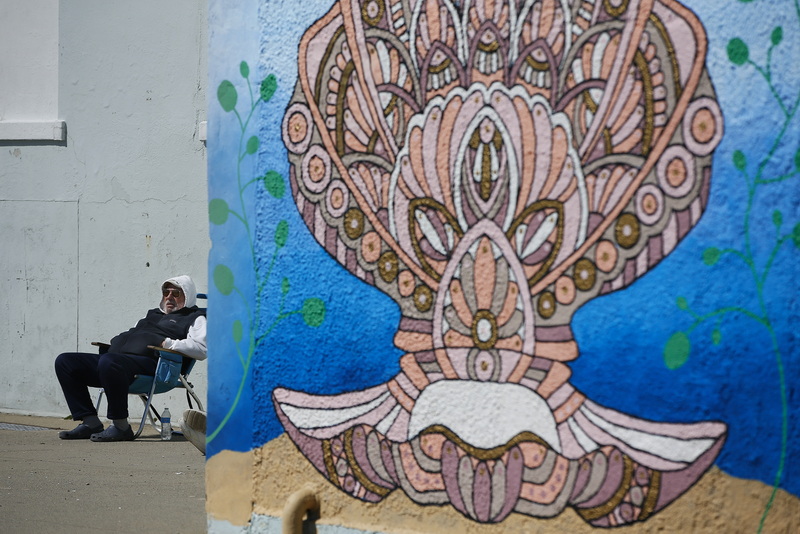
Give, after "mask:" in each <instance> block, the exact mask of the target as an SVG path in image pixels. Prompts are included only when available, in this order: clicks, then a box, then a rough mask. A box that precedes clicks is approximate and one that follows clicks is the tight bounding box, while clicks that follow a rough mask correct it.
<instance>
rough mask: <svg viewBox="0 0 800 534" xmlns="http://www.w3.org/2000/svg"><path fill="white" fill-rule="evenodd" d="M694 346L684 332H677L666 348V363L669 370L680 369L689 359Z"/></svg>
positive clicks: (668, 341)
mask: <svg viewBox="0 0 800 534" xmlns="http://www.w3.org/2000/svg"><path fill="white" fill-rule="evenodd" d="M691 349H692V345H691V343H690V342H689V336H687V335H686V334H685V333H684V332H675V333H674V334H672V336H671V337H670V338H669V339H668V340H667V344H666V345H665V346H664V363H665V364H666V366H667V368H669V369H673V370H675V369H678V368H679V367H681V366H682V365H683V364H685V363H686V360H688V359H689V352H691Z"/></svg>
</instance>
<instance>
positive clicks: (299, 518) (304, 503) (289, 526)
mask: <svg viewBox="0 0 800 534" xmlns="http://www.w3.org/2000/svg"><path fill="white" fill-rule="evenodd" d="M308 512H314V513H315V514H316V516H317V517H319V499H317V495H316V494H315V493H314V492H313V491H312V490H311V489H309V488H303V489H301V490H298V491H296V492H294V493H292V494H291V495H290V496H289V498H288V499H286V504H285V505H284V506H283V515H282V516H281V523H282V530H281V532H282V533H283V534H302V533H303V518H304V517H305V516H306V513H308Z"/></svg>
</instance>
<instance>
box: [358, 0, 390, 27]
mask: <svg viewBox="0 0 800 534" xmlns="http://www.w3.org/2000/svg"><path fill="white" fill-rule="evenodd" d="M385 12H386V5H385V4H384V2H383V0H367V1H366V2H364V3H363V4H361V18H362V19H364V22H366V23H367V24H369V25H370V26H377V25H378V24H380V22H381V19H382V18H383V14H384V13H385Z"/></svg>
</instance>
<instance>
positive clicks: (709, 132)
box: [682, 96, 723, 156]
mask: <svg viewBox="0 0 800 534" xmlns="http://www.w3.org/2000/svg"><path fill="white" fill-rule="evenodd" d="M682 130H683V140H684V143H686V147H687V148H688V149H689V150H690V151H691V152H692V153H693V154H697V155H698V156H707V155H709V154H711V152H713V151H714V149H715V148H717V145H718V144H719V142H720V141H721V140H722V133H723V132H722V112H721V111H720V109H719V104H717V102H716V101H715V100H714V99H713V98H710V97H707V96H704V97H701V98H698V99H697V100H695V101H693V102H691V103H690V104H689V105H688V106H687V107H686V114H685V115H684V117H683V125H682Z"/></svg>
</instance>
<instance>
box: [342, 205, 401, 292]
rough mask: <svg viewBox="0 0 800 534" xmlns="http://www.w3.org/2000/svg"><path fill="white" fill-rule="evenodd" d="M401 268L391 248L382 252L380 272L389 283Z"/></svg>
mask: <svg viewBox="0 0 800 534" xmlns="http://www.w3.org/2000/svg"><path fill="white" fill-rule="evenodd" d="M348 213H349V212H348ZM359 213H360V212H359ZM399 268H400V263H399V262H398V261H397V254H395V253H394V252H392V251H391V250H387V251H386V252H384V253H383V254H381V257H380V259H378V274H379V275H380V277H381V278H382V279H383V281H384V282H386V283H387V284H388V283H389V282H393V281H394V279H395V278H397V274H398V269H399ZM415 300H416V299H415Z"/></svg>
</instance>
